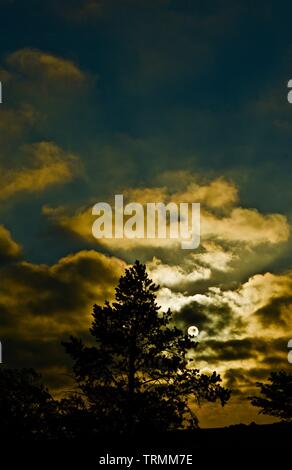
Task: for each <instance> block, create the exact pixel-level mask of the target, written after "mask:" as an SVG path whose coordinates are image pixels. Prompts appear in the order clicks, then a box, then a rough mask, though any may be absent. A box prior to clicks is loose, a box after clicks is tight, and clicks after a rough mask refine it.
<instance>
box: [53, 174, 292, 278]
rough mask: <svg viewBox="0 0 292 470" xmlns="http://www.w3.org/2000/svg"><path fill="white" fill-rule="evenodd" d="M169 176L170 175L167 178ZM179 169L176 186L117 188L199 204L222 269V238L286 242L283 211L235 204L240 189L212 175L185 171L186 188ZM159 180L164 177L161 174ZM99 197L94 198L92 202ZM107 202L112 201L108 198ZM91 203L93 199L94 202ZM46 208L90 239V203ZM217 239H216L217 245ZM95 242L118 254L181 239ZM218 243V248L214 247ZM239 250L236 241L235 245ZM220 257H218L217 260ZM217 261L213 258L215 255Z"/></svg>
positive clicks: (138, 196) (137, 197)
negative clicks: (208, 178) (201, 176)
mask: <svg viewBox="0 0 292 470" xmlns="http://www.w3.org/2000/svg"><path fill="white" fill-rule="evenodd" d="M175 175H176V172H175V173H174V174H173V175H169V174H168V177H167V178H168V180H170V178H171V177H173V178H175ZM181 176H182V174H181V173H180V172H179V173H178V181H177V185H176V187H174V188H173V187H172V186H171V185H169V186H159V187H157V186H153V187H144V188H124V190H123V191H121V192H122V193H123V194H124V197H125V204H126V203H127V202H132V201H135V202H140V203H143V204H146V203H148V202H163V203H165V204H167V203H169V202H175V203H177V204H179V203H181V202H188V203H191V202H199V203H200V204H201V243H202V244H203V246H204V247H205V251H208V247H209V248H210V252H213V251H214V249H215V248H214V247H215V246H217V248H216V250H217V254H216V264H217V267H218V265H220V263H221V265H220V267H221V270H222V267H223V266H224V267H225V268H227V265H228V264H229V263H230V262H231V261H232V260H233V259H234V255H233V254H228V253H227V251H226V250H224V249H222V248H220V245H221V244H222V242H223V243H228V244H231V243H234V244H237V245H238V244H241V245H242V246H243V247H247V248H248V249H251V248H254V247H257V246H259V245H261V244H270V245H277V244H280V243H283V242H286V241H287V240H288V238H289V233H290V230H289V224H288V221H287V218H286V217H285V216H284V215H282V214H261V213H260V212H259V211H258V210H256V209H248V208H242V207H240V206H237V205H236V204H237V203H238V188H237V187H236V186H235V185H234V183H232V182H230V181H228V180H226V179H224V178H222V177H221V178H216V179H215V180H211V181H209V182H206V183H201V184H200V183H199V182H198V178H197V177H196V175H192V174H189V175H188V179H187V183H186V185H185V187H182V185H181V184H180V183H181V182H182V179H181ZM162 181H163V176H162ZM94 202H97V201H94ZM108 202H109V203H110V204H111V203H113V201H108ZM92 206H93V204H92ZM44 213H45V214H46V215H47V216H48V217H49V218H50V219H51V221H52V222H53V223H54V224H56V225H59V226H61V227H62V228H63V229H65V230H67V231H68V232H70V233H71V234H72V233H73V234H75V235H76V236H78V237H80V238H82V239H83V240H85V241H87V242H90V243H93V242H94V239H93V235H92V231H91V229H92V224H93V222H94V217H93V216H92V207H83V208H80V209H77V210H76V211H75V213H73V214H72V213H71V214H70V213H69V211H68V210H67V208H66V207H59V208H51V207H48V206H47V207H45V208H44ZM216 240H217V241H218V242H219V243H217V244H216ZM97 243H98V244H100V245H103V246H105V247H106V248H107V249H111V250H113V251H115V250H119V251H118V253H122V252H123V251H127V250H131V249H133V247H152V248H159V247H162V248H172V249H173V248H179V249H180V240H173V239H172V240H171V239H169V238H167V239H165V240H159V239H157V238H155V239H146V238H140V239H138V238H136V239H132V240H127V239H99V240H97ZM218 247H219V248H218ZM237 249H238V246H237ZM219 257H220V260H219ZM214 260H215V258H214ZM200 261H201V262H204V263H205V264H208V262H209V264H210V262H211V259H210V257H209V258H208V257H206V256H205V260H204V257H202V256H201V259H200Z"/></svg>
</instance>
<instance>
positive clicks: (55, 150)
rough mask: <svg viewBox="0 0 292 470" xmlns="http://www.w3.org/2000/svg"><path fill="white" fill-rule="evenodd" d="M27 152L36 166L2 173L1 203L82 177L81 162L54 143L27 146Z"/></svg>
mask: <svg viewBox="0 0 292 470" xmlns="http://www.w3.org/2000/svg"><path fill="white" fill-rule="evenodd" d="M24 152H25V153H26V154H27V155H28V156H29V157H30V159H33V164H32V165H31V166H24V167H23V168H20V169H12V170H6V169H5V168H2V169H1V175H0V185H1V191H0V199H8V198H10V197H12V196H14V195H15V194H18V193H20V192H28V193H33V192H38V191H43V190H44V189H46V188H48V187H50V186H53V185H56V184H64V183H67V182H69V181H71V180H72V179H73V178H74V177H75V176H76V175H78V174H80V173H81V168H82V167H81V163H80V160H79V158H78V157H77V156H76V155H73V154H70V153H67V152H65V151H64V150H63V149H61V148H60V147H59V146H57V145H56V144H54V143H53V142H40V143H37V144H32V145H27V146H26V147H24Z"/></svg>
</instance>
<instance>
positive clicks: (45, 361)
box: [0, 229, 126, 384]
mask: <svg viewBox="0 0 292 470" xmlns="http://www.w3.org/2000/svg"><path fill="white" fill-rule="evenodd" d="M2 233H4V234H5V235H6V236H7V235H8V232H7V231H5V230H3V229H1V230H0V237H1V238H0V249H1V248H2V242H1V240H2ZM8 240H9V241H10V243H11V240H10V239H9V237H8ZM4 248H5V247H4ZM14 255H16V252H15V253H13V256H14ZM125 266H126V265H125V263H124V262H123V261H121V260H119V259H117V258H113V257H108V256H105V255H103V254H101V253H99V252H97V251H94V250H91V251H80V252H77V253H74V254H70V255H67V256H65V257H63V258H61V259H59V260H58V261H57V262H56V263H55V264H52V265H44V264H36V263H31V262H28V261H24V260H17V259H16V258H15V259H14V262H13V263H10V264H6V265H3V266H2V267H1V268H0V269H1V271H0V276H1V284H0V329H1V341H2V343H3V344H4V349H5V363H6V365H7V366H8V367H9V366H10V367H11V366H17V367H19V366H20V365H21V366H22V367H28V366H29V367H30V366H33V367H37V368H40V370H41V371H43V370H45V371H48V372H49V374H50V377H51V378H52V377H54V380H55V381H59V382H62V383H63V384H64V378H61V379H60V377H59V378H58V377H57V376H56V375H54V373H53V372H54V370H55V369H56V368H57V369H58V368H59V369H62V368H67V366H68V364H67V362H68V361H67V362H66V358H64V357H62V355H64V354H63V351H62V347H61V345H60V342H61V340H62V339H64V338H67V337H68V336H69V335H70V334H76V335H81V336H84V335H85V336H87V335H88V328H89V326H90V323H91V319H90V316H91V312H92V306H93V304H94V303H103V302H104V300H105V299H108V300H110V301H111V300H112V299H113V295H114V287H115V285H116V284H117V281H118V279H119V277H120V275H121V274H122V273H123V271H124V269H125ZM60 363H61V364H62V366H59V364H60ZM63 372H64V371H63ZM55 374H56V370H55Z"/></svg>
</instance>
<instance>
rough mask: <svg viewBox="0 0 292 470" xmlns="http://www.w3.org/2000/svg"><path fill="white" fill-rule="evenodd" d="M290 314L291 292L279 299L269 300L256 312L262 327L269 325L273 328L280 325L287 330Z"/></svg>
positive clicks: (291, 304) (291, 309) (291, 308)
mask: <svg viewBox="0 0 292 470" xmlns="http://www.w3.org/2000/svg"><path fill="white" fill-rule="evenodd" d="M283 312H284V313H283ZM285 312H286V315H285ZM287 312H290V315H289V313H288V314H287ZM291 312H292V292H291V295H286V296H283V297H279V298H271V299H270V301H269V303H268V304H267V305H265V306H264V307H262V308H260V309H259V310H257V311H256V315H257V316H258V317H259V319H260V321H261V323H262V324H263V327H265V326H268V325H270V324H272V325H275V326H276V325H279V324H280V325H282V326H284V327H285V326H287V328H289V326H290V324H291ZM289 316H290V319H289Z"/></svg>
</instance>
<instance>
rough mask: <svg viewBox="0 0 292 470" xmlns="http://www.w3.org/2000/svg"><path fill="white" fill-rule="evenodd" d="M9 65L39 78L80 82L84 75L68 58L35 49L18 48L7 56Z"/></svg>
mask: <svg viewBox="0 0 292 470" xmlns="http://www.w3.org/2000/svg"><path fill="white" fill-rule="evenodd" d="M7 64H8V66H9V67H11V68H13V70H14V71H15V72H17V73H21V74H24V75H25V76H26V77H29V78H35V77H38V79H39V80H49V81H57V82H61V81H64V84H68V82H71V83H76V84H78V83H82V82H84V81H85V80H86V75H85V74H84V73H83V72H82V71H81V70H80V69H79V68H78V67H77V66H76V65H75V64H74V63H73V62H72V61H70V60H68V59H63V58H60V57H57V56H54V55H52V54H48V53H45V52H43V51H40V50H37V49H28V48H26V49H19V50H17V51H15V52H13V53H12V54H10V55H9V56H8V58H7Z"/></svg>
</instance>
